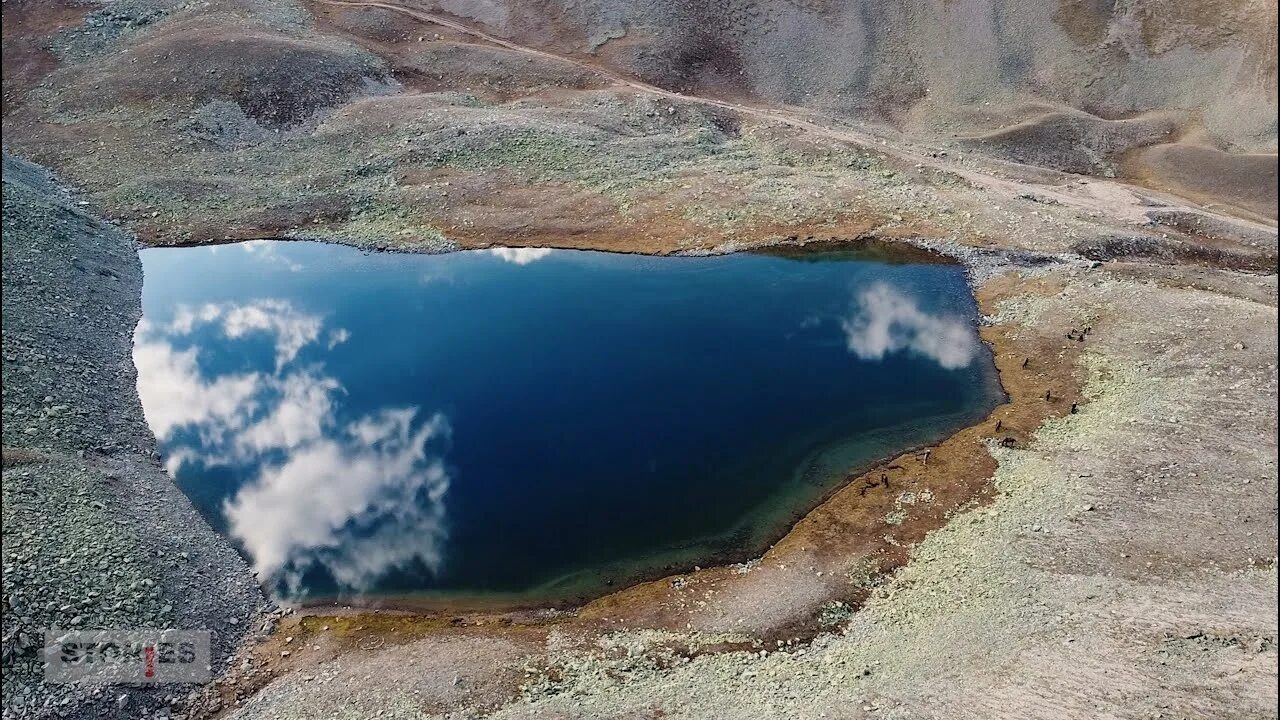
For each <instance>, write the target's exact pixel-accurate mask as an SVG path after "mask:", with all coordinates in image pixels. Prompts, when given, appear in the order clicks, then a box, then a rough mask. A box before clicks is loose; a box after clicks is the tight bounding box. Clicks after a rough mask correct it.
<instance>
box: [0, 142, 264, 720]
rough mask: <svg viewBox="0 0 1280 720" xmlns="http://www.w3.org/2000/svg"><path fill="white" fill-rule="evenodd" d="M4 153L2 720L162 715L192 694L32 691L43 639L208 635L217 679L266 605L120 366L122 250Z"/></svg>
mask: <svg viewBox="0 0 1280 720" xmlns="http://www.w3.org/2000/svg"><path fill="white" fill-rule="evenodd" d="M86 205H87V203H85V202H84V201H83V200H80V199H79V198H77V197H76V196H74V195H72V194H71V193H69V192H68V191H66V190H65V189H64V188H62V187H61V186H60V185H59V184H58V183H57V181H56V180H55V179H54V178H52V177H51V176H50V175H49V174H48V173H47V172H45V171H44V170H42V169H41V168H39V167H36V166H34V165H31V164H29V163H26V162H23V161H21V160H18V159H15V158H12V157H10V156H9V155H8V154H6V155H5V156H4V246H3V249H4V306H3V307H4V315H3V318H4V335H3V336H4V346H3V357H4V431H3V432H4V450H3V452H4V485H3V488H4V497H3V513H4V517H3V519H4V536H3V563H4V564H3V570H4V616H3V617H4V619H3V653H4V657H3V660H4V665H5V673H4V717H6V718H10V717H12V718H35V717H68V718H96V717H100V718H118V717H156V716H163V715H165V714H168V713H169V712H170V710H171V709H172V710H174V711H175V713H176V712H178V711H179V710H180V709H181V707H182V706H183V705H184V704H185V702H186V695H187V693H188V692H190V690H191V688H189V687H183V686H157V687H151V688H147V687H129V688H120V687H108V688H101V689H94V688H87V687H86V688H80V687H77V686H72V685H57V684H50V683H45V682H44V681H43V666H42V658H41V656H40V654H39V653H40V649H41V648H42V646H43V645H44V632H45V630H46V629H48V628H58V629H65V630H72V629H98V628H104V629H105V628H111V629H132V628H138V629H151V628H183V629H200V630H210V631H212V632H213V651H214V662H215V670H220V669H221V668H222V666H223V665H224V664H225V662H226V660H227V658H228V657H229V655H230V654H231V653H232V652H233V650H234V648H235V647H236V646H237V645H238V644H239V642H240V640H241V638H242V637H243V636H244V635H245V634H246V632H250V631H252V630H254V629H255V628H260V621H259V616H260V614H262V613H264V612H265V611H266V610H268V606H267V601H266V599H265V598H264V597H263V595H262V593H261V591H260V590H259V588H258V585H257V582H256V581H255V579H254V577H253V575H252V573H251V572H250V570H249V568H248V566H247V565H246V564H245V563H244V561H243V560H242V559H241V558H240V556H239V555H237V554H236V552H235V551H234V550H233V549H232V548H231V547H230V546H229V545H228V544H227V543H226V542H225V541H224V540H223V539H222V538H220V537H219V536H218V535H217V534H215V533H214V531H213V530H212V529H211V528H210V527H209V525H208V523H206V522H205V520H204V518H202V517H201V516H200V515H199V514H198V513H197V512H196V510H195V509H194V508H193V507H192V505H191V503H190V502H189V501H188V500H187V498H186V497H185V496H184V495H183V494H182V492H181V491H179V490H178V488H177V487H176V486H175V485H174V484H173V482H172V480H170V478H169V476H168V475H167V474H166V473H165V471H164V468H163V467H162V466H161V464H160V462H159V460H158V456H157V454H156V452H155V444H154V439H153V438H152V436H151V433H150V431H149V430H148V429H147V426H146V423H145V421H144V420H143V416H142V407H141V405H140V404H139V401H138V396H137V390H136V388H135V384H134V382H135V381H134V378H135V371H134V367H133V360H132V357H131V350H132V337H133V328H134V326H135V325H136V324H137V321H138V318H139V317H140V316H141V290H142V267H141V264H140V262H139V260H138V255H137V250H136V244H135V241H134V240H133V238H132V237H131V236H130V235H128V234H126V233H125V232H122V231H121V230H119V229H117V228H115V227H113V226H111V225H108V224H106V223H103V222H101V221H100V220H97V219H95V218H94V216H93V215H92V214H91V211H90V210H89V209H88V208H87V207H85V206H86Z"/></svg>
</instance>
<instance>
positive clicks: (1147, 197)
mask: <svg viewBox="0 0 1280 720" xmlns="http://www.w3.org/2000/svg"><path fill="white" fill-rule="evenodd" d="M314 1H315V2H316V3H317V4H320V5H329V6H333V7H351V8H377V9H381V10H386V11H389V12H394V13H399V14H401V15H404V16H406V17H409V18H412V19H414V20H418V21H419V22H424V23H430V24H433V25H439V26H441V27H444V28H448V29H450V30H454V31H456V32H459V33H462V34H463V35H466V36H468V37H472V38H475V39H476V40H478V41H481V42H484V43H488V44H491V45H496V46H498V47H500V48H502V49H504V50H509V51H511V52H514V53H520V54H522V55H527V56H530V57H535V58H538V59H541V60H549V61H552V62H557V63H564V64H568V65H572V66H574V67H577V68H580V69H583V70H586V71H588V72H591V73H594V74H596V75H599V76H601V77H603V78H606V79H608V80H609V81H611V82H613V83H614V84H616V85H618V86H619V87H623V88H627V89H630V90H634V91H636V92H640V93H645V94H648V95H654V96H657V97H661V98H666V99H668V100H672V101H675V102H684V103H694V104H699V105H706V106H709V107H715V108H720V109H722V110H728V111H731V112H735V113H739V114H742V115H745V116H748V117H752V118H755V119H757V120H761V121H764V122H773V123H780V124H782V125H785V126H787V127H791V128H795V129H798V130H803V131H805V132H808V133H812V134H814V135H817V136H819V137H823V138H828V139H831V140H836V141H839V142H845V143H849V144H852V145H855V146H858V147H860V148H864V149H874V150H875V151H876V152H879V153H883V154H886V155H889V156H892V157H894V158H897V159H899V160H901V161H903V162H907V163H910V164H913V165H915V166H917V167H920V168H928V169H931V170H940V171H947V172H951V173H955V174H957V175H959V176H960V177H962V178H964V179H965V180H967V181H968V182H970V183H972V184H974V185H976V186H978V187H979V188H982V189H984V190H988V191H996V192H999V193H1001V194H1003V195H1009V196H1015V195H1018V194H1020V193H1023V192H1025V190H1026V183H1027V181H1028V180H1029V179H1033V178H1034V179H1035V180H1038V181H1040V182H1041V183H1043V182H1044V176H1045V175H1046V174H1047V175H1049V176H1050V177H1051V180H1052V182H1051V183H1050V185H1049V187H1038V188H1037V192H1038V193H1039V195H1040V196H1041V197H1043V198H1046V199H1048V200H1050V201H1052V202H1055V203H1059V204H1062V205H1065V206H1068V207H1073V208H1077V209H1080V210H1082V211H1088V212H1102V213H1105V214H1107V215H1109V216H1111V217H1114V218H1117V219H1120V220H1122V221H1126V222H1142V221H1144V220H1145V219H1146V214H1147V212H1148V211H1149V210H1150V209H1151V207H1152V205H1153V204H1157V205H1162V206H1174V207H1187V206H1186V203H1185V201H1184V200H1182V199H1181V198H1179V197H1177V196H1175V195H1171V194H1168V193H1163V192H1160V191H1156V190H1150V189H1147V188H1139V187H1137V186H1134V185H1131V184H1128V183H1124V182H1120V181H1113V180H1105V179H1100V178H1088V179H1087V180H1086V179H1083V178H1080V177H1079V176H1073V175H1070V174H1067V173H1061V172H1057V171H1052V170H1043V169H1039V168H1034V169H1033V168H1028V167H1027V166H1025V165H1022V164H1019V163H1014V162H1009V161H1006V160H1000V159H997V158H991V157H983V158H982V160H981V164H980V165H979V166H978V167H976V168H969V167H964V166H959V165H958V164H957V163H956V162H954V161H951V160H946V159H942V157H940V156H939V154H938V153H931V152H927V151H917V150H915V149H913V148H912V147H910V146H909V145H905V144H904V143H903V142H902V141H901V140H895V141H894V142H890V141H889V139H887V138H882V137H879V136H876V135H875V134H873V133H869V132H859V131H855V130H852V129H849V128H847V127H842V128H836V127H832V126H831V125H828V124H822V123H820V122H817V121H815V120H812V119H806V118H805V116H806V115H812V113H810V112H809V111H805V110H800V109H797V108H792V107H785V106H777V105H768V106H766V105H758V104H744V103H741V102H733V101H729V100H721V99H717V98H711V97H706V96H702V95H693V94H689V93H682V92H676V91H674V90H667V89H664V88H661V87H658V86H657V85H653V84H650V83H646V82H644V81H641V80H637V79H635V78H633V77H630V76H628V75H625V74H623V73H621V72H618V71H617V70H614V69H612V68H609V67H606V66H602V65H600V64H598V63H592V62H588V61H586V60H582V59H578V58H574V57H571V56H568V55H563V54H560V53H555V52H550V51H547V50H539V49H537V48H534V47H529V46H527V45H522V44H520V43H517V42H512V41H511V40H506V39H504V38H501V37H498V36H496V35H493V34H490V33H487V32H484V31H483V30H479V29H477V28H475V27H473V26H471V25H468V24H466V23H463V22H459V21H457V20H453V19H450V18H449V17H446V16H443V15H440V14H438V13H433V12H428V11H423V10H415V9H412V8H408V7H404V6H402V5H397V4H395V3H384V2H357V1H355V0H314ZM1073 179H1075V180H1076V182H1074V183H1073V182H1072V180H1073ZM1194 209H1195V211H1196V212H1197V213H1199V214H1202V215H1206V216H1209V217H1212V218H1215V219H1218V220H1221V221H1224V222H1227V223H1232V224H1235V223H1239V224H1243V225H1246V226H1248V227H1250V228H1253V229H1255V230H1263V231H1269V230H1274V228H1270V227H1268V226H1266V225H1263V224H1260V223H1257V222H1255V221H1253V220H1252V219H1246V218H1240V217H1238V216H1235V215H1227V214H1222V213H1218V212H1214V211H1212V210H1208V209H1207V208H1205V207H1203V206H1196V207H1195V208H1194Z"/></svg>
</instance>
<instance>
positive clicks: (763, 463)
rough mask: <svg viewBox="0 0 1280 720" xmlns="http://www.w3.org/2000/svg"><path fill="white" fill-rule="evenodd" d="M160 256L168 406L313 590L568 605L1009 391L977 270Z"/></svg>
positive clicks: (210, 506)
mask: <svg viewBox="0 0 1280 720" xmlns="http://www.w3.org/2000/svg"><path fill="white" fill-rule="evenodd" d="M142 261H143V266H144V268H145V273H146V276H145V277H146V282H145V288H144V292H143V307H144V319H143V322H142V324H141V325H140V326H139V328H138V332H137V337H136V345H135V352H134V356H135V361H136V363H137V365H138V369H139V380H138V384H139V394H140V395H141V398H142V401H143V407H144V410H145V412H146V416H147V420H148V423H149V424H150V425H151V427H152V429H153V431H154V432H155V434H156V436H157V438H158V439H159V440H160V446H161V450H162V452H163V453H164V455H165V458H166V462H167V464H168V466H169V468H170V470H171V472H172V473H173V475H174V477H175V479H176V481H177V483H178V484H179V485H180V486H181V487H182V489H183V490H184V491H185V492H186V493H187V495H188V496H190V497H191V499H192V500H193V501H194V502H195V503H196V504H197V505H198V507H199V508H200V509H201V511H202V512H204V513H205V515H206V516H207V517H208V518H209V520H210V521H211V522H212V523H213V524H214V526H215V527H216V528H218V530H219V531H221V532H224V533H226V534H227V535H228V536H230V537H231V538H232V539H233V541H234V542H235V543H236V545H237V547H239V548H240V549H241V551H242V552H243V553H244V554H245V555H246V557H247V558H249V560H250V561H251V562H252V563H253V565H254V566H255V568H256V569H257V570H258V571H259V573H260V577H261V578H262V579H264V581H266V582H267V583H268V584H269V586H270V587H271V588H272V589H273V590H274V591H276V592H277V593H278V594H279V595H281V596H282V597H285V598H288V599H307V598H310V599H317V598H334V597H352V596H356V595H365V596H378V597H384V596H412V597H414V598H417V599H418V600H425V601H430V600H437V601H438V600H441V599H442V598H444V599H452V600H454V601H461V600H462V599H463V598H469V599H471V600H474V599H476V598H488V599H499V600H502V601H515V600H520V601H537V600H543V601H546V600H567V599H576V598H580V597H582V596H589V595H592V594H599V593H600V592H602V591H604V590H605V589H607V587H608V584H609V583H610V582H613V583H617V584H622V583H624V582H626V581H629V580H633V579H636V578H637V577H640V576H649V575H654V574H657V573H660V572H661V571H662V570H664V569H673V570H674V569H684V568H688V567H691V566H693V565H695V564H708V563H710V562H715V561H723V560H726V559H729V560H741V559H745V558H746V557H749V556H750V555H751V554H753V553H758V552H759V551H761V550H762V549H763V548H764V547H765V546H766V545H767V543H769V542H771V541H773V540H775V539H776V538H777V537H778V536H779V535H780V534H781V532H783V530H784V529H785V527H786V525H787V524H788V523H790V522H791V521H793V520H794V518H795V516H796V515H797V513H801V512H803V511H805V510H807V509H808V508H809V507H811V506H812V505H813V504H814V503H815V502H817V501H819V500H820V499H821V498H822V497H823V496H824V495H825V494H826V493H828V492H830V491H831V490H832V489H833V488H835V487H837V486H838V485H839V483H840V481H841V480H842V479H843V478H844V477H846V476H847V473H848V472H849V471H851V470H855V469H857V468H858V467H859V466H862V465H865V464H867V463H869V462H872V461H874V460H876V459H878V458H881V457H885V456H888V455H891V454H893V453H895V452H897V451H900V450H903V449H906V448H908V447H911V446H917V445H920V444H924V443H929V442H933V441H936V440H938V439H940V438H941V437H943V436H945V435H947V434H949V433H950V432H952V431H954V430H955V429H957V428H959V427H961V426H964V425H967V424H971V423H973V422H976V421H977V420H979V419H980V418H981V417H983V416H985V415H986V414H987V412H988V411H989V410H990V409H991V408H992V407H993V406H994V405H995V404H996V403H998V402H999V401H1000V400H1001V397H1002V394H1001V391H1000V388H999V385H998V382H997V380H996V377H995V371H994V368H993V366H992V363H991V359H990V355H989V352H988V350H987V348H986V346H985V345H983V344H981V343H980V342H979V341H978V339H977V333H976V320H977V318H976V309H975V306H974V302H973V298H972V296H971V295H970V294H969V291H968V289H967V287H966V284H965V280H964V275H963V271H962V270H961V268H960V267H958V266H955V265H949V264H919V263H905V262H900V263H885V262H879V261H873V260H870V259H867V258H866V257H865V256H859V255H855V254H850V253H843V254H826V255H821V256H806V257H805V258H804V259H803V260H798V259H789V258H784V257H776V256H766V255H751V254H740V255H732V256H724V257H708V258H683V257H681V258H655V257H645V256H636V255H613V254H605V253H592V252H577V251H545V250H493V251H475V252H462V253H453V254H449V255H435V256H431V255H402V254H391V253H372V254H369V253H362V252H360V251H357V250H354V249H351V248H347V247H343V246H337V245H324V244H316V243H303V242H254V243H244V244H238V245H223V246H215V247H202V248H182V249H149V250H144V251H143V252H142Z"/></svg>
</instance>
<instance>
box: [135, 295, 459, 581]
mask: <svg viewBox="0 0 1280 720" xmlns="http://www.w3.org/2000/svg"><path fill="white" fill-rule="evenodd" d="M205 326H209V327H207V328H206V327H205ZM200 329H208V330H211V331H213V332H216V333H217V334H219V335H221V336H222V337H224V338H226V339H228V340H238V339H243V338H245V337H247V336H249V335H251V334H260V333H265V334H268V335H270V336H271V338H272V342H273V347H274V351H275V371H274V372H273V373H267V372H226V373H217V372H210V371H208V370H207V369H206V364H205V363H202V362H201V360H202V349H201V348H200V347H199V346H198V345H190V344H189V342H183V341H185V340H189V339H190V338H193V337H198V335H197V334H196V331H197V330H200ZM323 329H324V322H323V319H322V318H320V317H319V316H316V315H311V314H308V313H305V312H301V311H299V310H297V309H296V308H294V307H293V306H292V305H291V304H289V303H288V302H285V301H282V300H256V301H253V302H249V303H241V304H234V303H227V304H219V305H215V304H207V305H203V306H200V307H195V308H193V307H187V306H180V307H178V308H177V309H176V310H175V312H174V315H173V319H172V320H171V321H170V322H169V323H167V324H157V323H154V322H151V321H149V320H146V319H144V320H143V321H142V322H141V323H139V325H138V328H137V331H136V333H135V338H134V362H135V364H136V365H137V368H138V394H139V396H140V397H141V400H142V405H143V411H144V414H145V416H146V418H147V422H148V424H149V425H150V426H151V428H152V431H153V432H154V433H155V435H156V437H157V438H158V439H159V440H160V442H161V444H162V446H164V448H165V451H166V454H167V455H168V456H169V469H170V472H174V473H177V472H179V471H180V468H181V465H182V464H183V463H184V462H198V463H202V464H204V465H206V466H218V465H222V466H230V467H232V468H235V469H236V470H241V469H243V470H247V471H248V472H251V473H252V477H251V478H250V479H248V480H247V481H246V482H244V483H242V484H240V486H239V487H238V488H237V490H236V491H235V493H234V494H233V495H232V496H231V497H229V498H228V499H226V500H225V502H224V504H223V507H222V511H223V516H224V518H225V520H226V524H227V527H228V530H229V532H230V534H231V535H232V536H233V537H234V538H235V539H236V540H238V541H239V542H240V543H241V545H242V547H243V548H244V549H245V551H246V553H247V554H248V555H249V557H250V560H251V562H252V564H253V566H254V569H255V570H257V571H258V573H259V575H260V576H261V577H262V578H263V579H266V580H274V581H278V582H280V583H282V584H283V585H284V586H285V587H287V588H289V591H290V592H291V593H296V592H298V591H299V590H301V589H302V588H300V587H299V585H300V579H301V577H302V576H303V574H304V573H306V572H307V571H308V570H311V569H313V568H317V567H318V568H322V569H323V570H325V571H327V573H328V574H329V575H330V576H331V577H332V578H333V579H334V580H335V581H336V582H337V583H338V584H339V586H341V587H343V588H346V589H350V590H355V591H364V590H368V589H369V588H371V587H372V586H373V585H374V584H376V582H377V581H378V580H379V579H380V578H381V577H382V576H384V575H385V574H386V573H387V572H388V571H390V570H393V569H396V568H401V567H405V566H408V565H411V564H421V565H422V566H425V567H426V568H428V569H429V570H431V571H433V572H434V571H437V570H438V569H439V567H440V563H441V558H442V552H443V548H444V545H445V543H446V541H447V525H446V513H445V504H444V499H445V495H446V494H447V492H448V488H449V476H448V474H447V472H446V471H445V468H444V465H443V463H442V461H441V458H440V454H439V453H440V450H439V449H438V446H439V445H440V444H441V443H443V442H445V441H447V438H448V435H449V425H448V421H447V419H446V418H445V417H444V416H443V415H439V414H436V415H434V416H430V417H422V413H421V412H420V408H418V407H394V408H382V409H379V410H377V411H375V412H373V413H370V414H367V415H364V416H362V417H358V418H356V419H354V420H352V419H349V418H340V417H339V410H340V408H339V407H338V405H337V404H336V402H335V399H336V398H337V397H338V396H339V395H340V394H341V393H342V392H343V389H342V386H341V385H340V383H339V382H338V381H337V380H336V379H335V378H333V377H330V376H328V375H326V374H325V373H324V366H323V364H322V363H310V364H306V365H304V364H303V363H301V362H299V360H298V356H299V353H300V352H301V351H302V350H303V348H306V347H307V346H309V345H314V347H315V348H316V349H318V350H322V349H325V348H332V347H334V346H335V345H337V344H339V343H341V342H345V341H347V340H348V339H349V337H350V333H348V332H347V331H346V330H345V329H343V328H333V329H331V330H329V331H328V332H327V333H323V332H322V330H323ZM179 346H182V347H179Z"/></svg>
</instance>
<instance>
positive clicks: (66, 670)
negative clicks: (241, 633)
mask: <svg viewBox="0 0 1280 720" xmlns="http://www.w3.org/2000/svg"><path fill="white" fill-rule="evenodd" d="M209 640H210V636H209V631H207V630H72V631H65V632H64V631H58V630H51V631H49V632H47V633H45V646H44V668H45V669H44V675H45V680H47V681H48V682H54V683H73V682H74V683H87V684H96V685H111V684H116V683H147V684H158V683H191V682H196V683H202V682H207V681H208V680H209V678H210V675H211V667H210V653H209Z"/></svg>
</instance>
